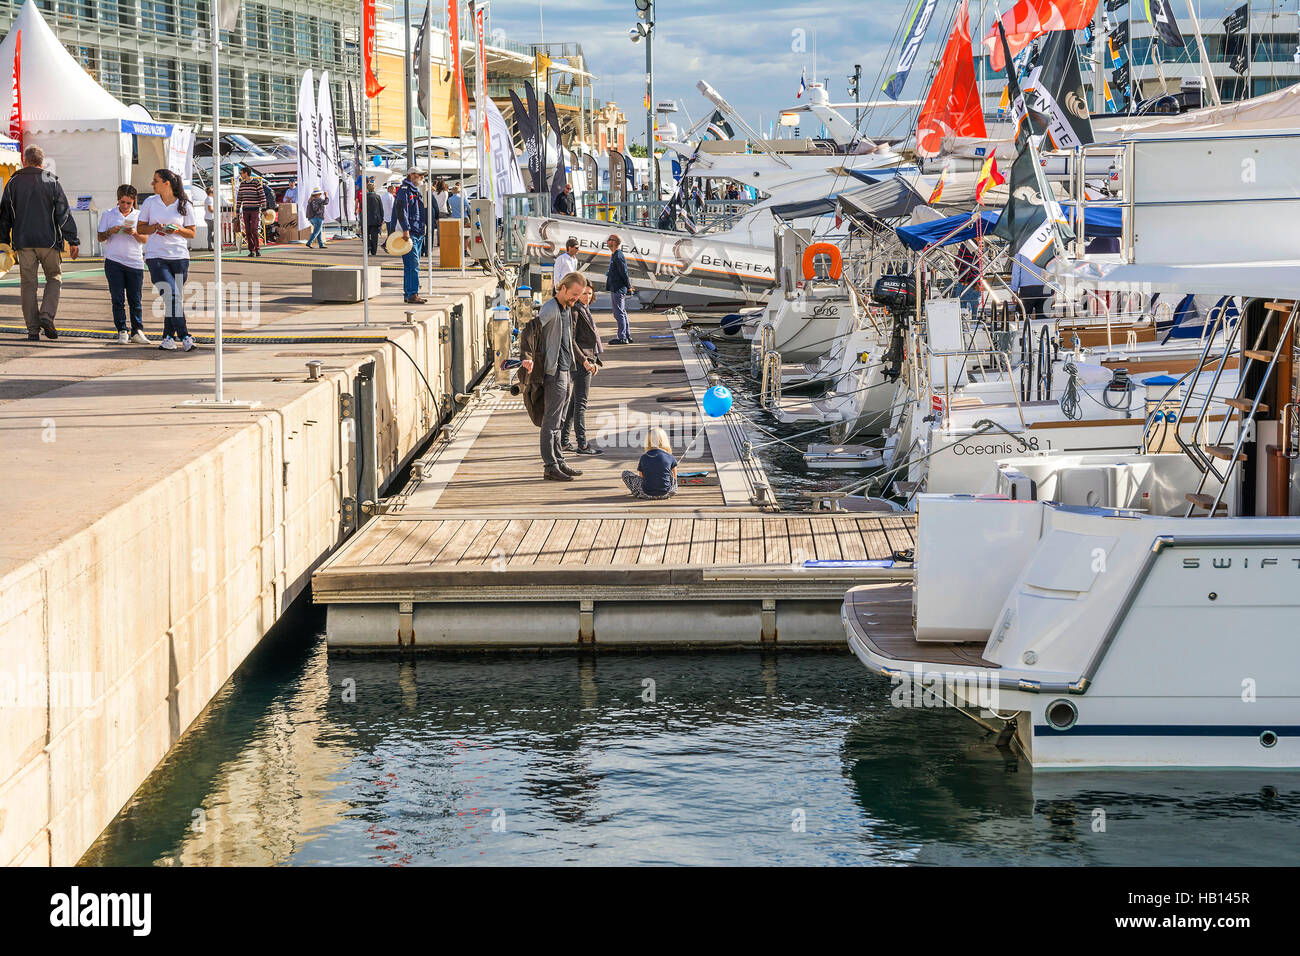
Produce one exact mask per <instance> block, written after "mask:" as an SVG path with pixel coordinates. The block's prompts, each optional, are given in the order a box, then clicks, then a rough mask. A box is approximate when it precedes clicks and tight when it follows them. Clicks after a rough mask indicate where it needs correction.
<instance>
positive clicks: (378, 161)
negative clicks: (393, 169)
mask: <svg viewBox="0 0 1300 956" xmlns="http://www.w3.org/2000/svg"><path fill="white" fill-rule="evenodd" d="M371 162H373V163H374V164H375V165H376V166H382V165H384V159H383V157H382V156H376V157H375V158H374V159H373V160H371Z"/></svg>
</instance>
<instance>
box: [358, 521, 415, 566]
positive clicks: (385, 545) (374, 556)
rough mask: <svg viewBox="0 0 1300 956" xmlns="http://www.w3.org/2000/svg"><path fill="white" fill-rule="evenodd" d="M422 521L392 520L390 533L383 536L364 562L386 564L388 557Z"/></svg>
mask: <svg viewBox="0 0 1300 956" xmlns="http://www.w3.org/2000/svg"><path fill="white" fill-rule="evenodd" d="M423 523H424V522H422V521H397V522H394V524H393V532H392V534H387V535H385V536H384V540H383V541H381V542H380V543H379V545H378V546H377V547H376V548H375V550H374V551H372V552H370V557H369V559H368V560H367V562H366V563H367V564H387V563H388V559H389V558H390V557H391V556H392V555H393V554H394V553H395V552H396V551H397V549H398V548H400V547H401V546H402V542H404V541H405V540H406V539H407V538H409V537H410V536H411V534H412V533H414V532H415V531H416V529H418V528H419V527H420V525H422V524H423Z"/></svg>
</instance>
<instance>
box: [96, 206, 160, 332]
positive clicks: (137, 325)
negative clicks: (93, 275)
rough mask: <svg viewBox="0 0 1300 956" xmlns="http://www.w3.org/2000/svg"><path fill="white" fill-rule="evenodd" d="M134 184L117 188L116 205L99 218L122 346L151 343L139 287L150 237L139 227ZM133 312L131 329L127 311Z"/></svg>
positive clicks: (100, 238)
mask: <svg viewBox="0 0 1300 956" xmlns="http://www.w3.org/2000/svg"><path fill="white" fill-rule="evenodd" d="M137 199H138V197H137V195H136V191H135V187H134V186H132V185H131V184H130V183H123V184H122V185H121V186H118V187H117V205H116V206H114V207H113V208H112V209H106V210H105V211H104V214H103V215H102V216H100V217H99V241H100V242H101V243H102V244H103V250H104V275H105V277H106V278H107V279H108V295H109V298H110V299H111V300H112V302H113V325H114V326H115V327H116V328H117V341H118V344H120V345H125V344H126V343H127V342H135V343H137V344H139V345H150V344H152V343H150V341H149V339H148V337H147V336H146V335H145V334H144V319H143V315H142V310H141V305H140V290H141V288H143V286H144V249H143V248H142V246H143V245H144V242H145V239H146V238H147V237H146V236H145V234H144V233H143V232H140V231H138V230H137V228H136V227H137V225H138V224H139V219H140V213H139V211H138V210H137V209H136V208H135V204H136V200H137ZM128 311H129V313H130V321H131V326H130V331H127V314H128Z"/></svg>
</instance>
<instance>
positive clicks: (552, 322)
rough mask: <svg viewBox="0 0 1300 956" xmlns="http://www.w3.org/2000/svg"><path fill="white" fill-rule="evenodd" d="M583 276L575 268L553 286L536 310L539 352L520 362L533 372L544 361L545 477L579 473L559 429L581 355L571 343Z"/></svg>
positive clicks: (556, 478) (561, 478)
mask: <svg viewBox="0 0 1300 956" xmlns="http://www.w3.org/2000/svg"><path fill="white" fill-rule="evenodd" d="M585 285H586V280H585V279H583V278H582V276H580V275H578V274H577V273H576V272H575V273H571V274H569V275H567V276H565V277H564V278H563V279H561V280H560V284H559V285H558V286H556V288H555V297H554V298H552V299H550V300H548V301H547V303H546V304H545V305H543V306H542V308H541V311H540V312H538V313H537V319H538V321H539V322H540V323H541V326H542V343H543V344H542V350H541V351H542V354H541V355H540V356H538V355H533V354H526V355H524V356H523V357H522V358H523V360H522V361H521V362H520V364H521V365H522V366H523V367H524V368H525V369H527V370H528V372H529V373H530V374H533V363H534V362H537V361H540V362H542V363H545V364H544V366H543V367H542V372H543V375H544V378H543V382H544V390H543V394H544V399H543V409H544V411H543V415H542V437H541V447H542V464H543V465H544V466H545V469H544V471H543V472H542V477H543V478H545V479H546V480H548V481H572V480H573V479H574V478H575V477H577V476H578V475H581V474H582V471H581V470H580V469H578V468H571V467H570V466H569V464H568V463H567V462H566V461H565V460H564V453H563V452H562V451H561V449H560V430H561V429H562V428H563V427H564V415H565V412H567V411H568V408H569V390H570V387H571V385H572V373H573V367H574V362H575V361H582V356H581V355H580V354H579V353H578V352H577V351H576V350H575V349H574V347H573V313H572V311H571V309H572V306H573V303H574V302H576V301H577V300H578V296H580V295H581V294H582V289H583V287H584V286H585Z"/></svg>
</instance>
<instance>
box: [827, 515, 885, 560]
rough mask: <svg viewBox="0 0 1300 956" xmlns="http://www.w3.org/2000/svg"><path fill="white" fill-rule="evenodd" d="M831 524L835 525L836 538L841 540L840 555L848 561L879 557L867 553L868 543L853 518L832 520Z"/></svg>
mask: <svg viewBox="0 0 1300 956" xmlns="http://www.w3.org/2000/svg"><path fill="white" fill-rule="evenodd" d="M831 523H832V524H834V525H835V537H836V538H838V539H839V542H840V553H841V554H842V555H843V556H844V559H845V560H846V561H862V560H864V559H867V558H872V557H878V556H877V555H872V554H869V553H868V552H867V543H866V542H865V541H863V540H862V532H861V531H859V530H858V523H857V522H856V521H854V520H853V519H852V518H838V517H837V518H832V519H831Z"/></svg>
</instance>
